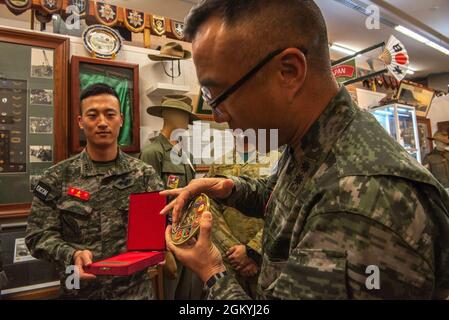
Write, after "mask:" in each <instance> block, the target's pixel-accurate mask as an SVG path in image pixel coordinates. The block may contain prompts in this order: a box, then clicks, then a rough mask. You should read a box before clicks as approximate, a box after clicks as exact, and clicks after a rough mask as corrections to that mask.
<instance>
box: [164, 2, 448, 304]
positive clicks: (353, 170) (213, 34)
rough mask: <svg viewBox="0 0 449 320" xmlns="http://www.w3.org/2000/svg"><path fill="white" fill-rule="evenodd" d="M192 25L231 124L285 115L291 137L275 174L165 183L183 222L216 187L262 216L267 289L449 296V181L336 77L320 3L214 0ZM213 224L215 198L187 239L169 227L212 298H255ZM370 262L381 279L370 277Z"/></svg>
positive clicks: (277, 124)
mask: <svg viewBox="0 0 449 320" xmlns="http://www.w3.org/2000/svg"><path fill="white" fill-rule="evenodd" d="M185 32H186V35H187V37H188V38H190V40H192V48H193V57H194V63H195V66H196V71H197V75H198V78H199V81H200V83H201V85H202V86H203V94H204V96H205V99H206V100H207V101H208V102H209V104H210V105H211V106H212V108H214V109H215V119H216V120H217V121H219V122H225V121H226V122H228V123H229V125H230V127H231V128H233V129H236V128H241V129H243V130H246V129H249V128H254V129H273V128H275V129H279V141H278V145H283V144H287V146H288V147H287V149H286V150H285V152H284V154H283V156H282V157H281V159H280V162H279V165H278V170H277V172H276V173H275V174H274V175H272V176H270V177H269V178H266V179H251V178H247V177H231V176H230V177H226V178H223V177H219V178H218V177H217V178H211V179H198V180H194V181H192V182H191V183H190V184H189V185H188V186H187V187H185V188H182V189H178V190H170V191H164V192H163V194H165V195H171V196H174V195H177V198H176V199H175V200H174V201H173V202H171V203H170V204H169V205H168V206H167V207H166V208H165V209H164V210H162V213H166V212H168V211H169V210H170V209H173V220H174V222H175V223H176V222H177V221H178V219H179V215H180V211H181V208H182V207H183V206H184V205H185V203H186V202H187V201H188V200H189V199H190V198H191V197H192V196H193V195H195V194H197V193H200V192H204V193H207V194H208V195H209V196H210V197H212V198H214V199H216V200H218V201H221V202H222V203H223V204H225V205H228V206H233V207H235V208H237V209H238V210H240V211H241V212H244V213H247V214H248V213H249V212H253V213H255V215H257V216H258V217H263V218H264V220H265V227H264V234H263V240H262V266H261V274H260V277H259V280H258V298H262V299H432V298H445V297H447V296H448V289H449V197H448V194H447V193H446V192H445V190H444V189H443V188H442V186H441V185H440V184H439V183H438V182H437V181H436V180H435V178H433V177H432V176H431V175H430V173H429V172H428V171H427V170H425V169H424V168H423V167H422V166H421V165H419V164H418V163H417V162H416V161H415V160H413V159H412V158H411V157H410V156H409V155H408V154H407V152H406V151H405V150H404V149H403V148H402V147H401V146H400V145H399V144H397V143H396V142H395V141H393V140H392V139H391V138H390V137H389V135H388V134H387V133H386V132H385V130H383V129H382V127H381V126H380V125H379V124H378V123H377V122H376V120H375V119H374V117H373V116H372V115H370V114H369V113H366V112H363V111H361V110H360V109H359V108H358V107H357V106H356V105H355V103H354V102H353V101H352V100H351V97H350V95H349V94H348V92H347V90H346V89H345V88H344V87H339V86H338V84H337V82H336V81H335V79H334V77H333V75H332V72H331V65H330V58H329V48H328V38H327V32H326V25H325V22H324V19H323V16H322V14H321V12H320V10H319V8H318V7H317V5H316V4H315V3H314V2H313V1H307V0H301V1H299V0H283V1H272V0H248V1H236V0H204V1H202V2H201V3H200V4H199V5H197V6H196V7H195V8H193V9H192V11H191V12H190V14H189V16H188V17H187V25H186V29H185ZM236 48H238V50H236ZM248 70H250V71H249V72H248ZM245 74H246V75H245ZM239 79H240V80H239ZM267 145H269V144H267ZM211 227H212V216H211V214H210V213H209V212H206V213H204V214H203V215H202V220H201V228H200V234H199V237H198V240H197V241H196V242H191V243H189V244H188V245H183V246H180V247H177V246H175V245H173V243H172V242H171V238H170V232H171V230H170V227H168V228H167V236H166V239H167V244H168V247H169V249H170V250H171V251H173V253H174V254H175V255H176V257H177V258H178V259H179V260H181V261H182V262H183V263H184V265H186V266H188V267H189V268H191V269H192V270H193V271H194V272H196V273H197V274H198V276H199V277H200V278H201V279H202V280H203V281H204V282H205V284H206V287H207V288H208V294H209V298H210V299H242V298H243V299H245V298H246V299H247V298H248V296H247V295H246V294H245V292H244V290H243V289H242V288H241V286H240V285H239V284H238V282H237V281H236V279H235V277H234V276H233V275H232V274H231V273H227V272H226V267H225V266H224V264H223V259H222V257H221V255H220V253H219V251H218V249H217V248H216V247H215V246H214V245H213V244H212V243H211V240H210V236H211ZM369 266H375V267H377V270H378V273H377V277H378V279H379V286H375V287H373V286H369V285H367V280H369V279H368V277H369V276H370V275H371V273H368V274H367V270H370V268H368V267H369ZM374 269H376V268H374Z"/></svg>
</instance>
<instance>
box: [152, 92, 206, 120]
mask: <svg viewBox="0 0 449 320" xmlns="http://www.w3.org/2000/svg"><path fill="white" fill-rule="evenodd" d="M167 108H170V109H177V110H181V111H184V112H186V113H188V114H189V116H190V120H189V121H190V123H192V122H193V121H196V120H199V118H198V117H197V115H196V114H194V113H193V106H192V99H190V98H189V97H187V96H184V95H167V96H165V97H163V98H162V101H161V104H160V105H159V106H151V107H148V108H147V112H148V114H150V115H152V116H155V117H159V118H162V110H163V109H167Z"/></svg>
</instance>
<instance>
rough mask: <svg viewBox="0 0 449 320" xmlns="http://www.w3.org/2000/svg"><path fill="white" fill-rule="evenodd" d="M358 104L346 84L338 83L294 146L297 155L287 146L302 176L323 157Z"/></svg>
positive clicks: (308, 173)
mask: <svg viewBox="0 0 449 320" xmlns="http://www.w3.org/2000/svg"><path fill="white" fill-rule="evenodd" d="M357 110H358V108H357V107H356V106H355V105H354V103H353V101H352V98H351V96H350V95H349V93H348V91H347V90H346V88H345V87H341V88H340V91H339V92H338V93H337V95H336V96H335V97H334V98H333V99H332V100H331V102H330V103H329V104H328V105H327V107H326V109H325V110H324V112H323V113H322V114H321V115H320V117H319V118H318V120H316V121H315V123H314V124H313V125H312V127H311V128H310V129H309V131H307V133H306V134H305V136H304V137H303V138H302V139H301V142H300V143H299V146H297V147H296V146H295V147H294V149H295V150H296V149H297V148H298V149H297V150H296V154H297V155H299V157H298V159H296V158H295V156H294V153H293V150H292V146H290V147H289V151H290V153H291V157H292V158H293V159H292V160H293V161H294V162H295V164H296V165H295V167H296V168H299V170H300V177H298V179H300V180H303V181H304V178H307V177H309V176H311V175H312V174H313V173H314V172H315V170H316V168H318V167H319V166H320V165H321V163H322V162H323V161H324V160H325V158H326V156H327V155H328V154H329V152H330V151H331V149H332V147H333V145H334V143H335V142H336V141H337V139H338V138H339V137H340V136H341V134H342V133H343V132H344V130H345V129H346V127H347V126H348V125H349V124H350V123H351V122H352V120H353V119H354V117H355V115H356V113H357Z"/></svg>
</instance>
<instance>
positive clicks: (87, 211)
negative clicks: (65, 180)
mask: <svg viewBox="0 0 449 320" xmlns="http://www.w3.org/2000/svg"><path fill="white" fill-rule="evenodd" d="M57 208H58V210H59V214H60V219H61V224H62V237H63V238H64V240H65V241H67V242H73V243H84V242H86V240H87V235H88V234H89V233H88V232H89V228H90V227H93V226H92V225H91V224H92V207H90V206H89V205H87V204H83V203H80V202H76V201H65V202H62V203H61V204H58V205H57ZM94 233H95V231H94Z"/></svg>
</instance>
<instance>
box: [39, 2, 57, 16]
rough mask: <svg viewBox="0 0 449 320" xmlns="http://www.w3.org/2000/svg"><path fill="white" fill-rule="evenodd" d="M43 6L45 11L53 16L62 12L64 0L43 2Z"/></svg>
mask: <svg viewBox="0 0 449 320" xmlns="http://www.w3.org/2000/svg"><path fill="white" fill-rule="evenodd" d="M41 6H42V8H44V10H45V11H47V12H48V13H50V14H52V13H55V12H57V11H59V10H61V7H62V0H41Z"/></svg>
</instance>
